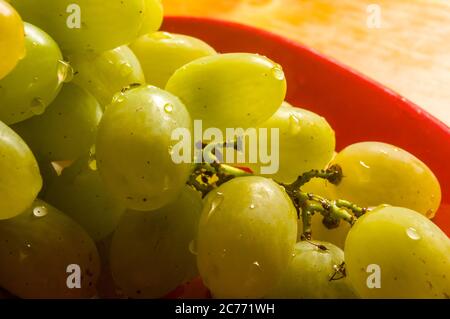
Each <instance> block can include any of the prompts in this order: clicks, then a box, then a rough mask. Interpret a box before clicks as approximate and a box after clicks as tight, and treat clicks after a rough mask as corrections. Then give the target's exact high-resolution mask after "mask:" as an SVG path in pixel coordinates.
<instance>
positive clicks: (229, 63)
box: [166, 53, 286, 131]
mask: <svg viewBox="0 0 450 319" xmlns="http://www.w3.org/2000/svg"><path fill="white" fill-rule="evenodd" d="M166 89H167V90H168V91H169V92H172V93H173V94H175V95H176V96H178V97H180V99H181V100H182V101H183V102H184V103H185V105H186V107H187V108H188V110H189V112H190V114H191V116H192V118H193V119H194V120H202V121H203V126H204V127H205V128H207V127H216V128H219V129H222V130H223V131H225V128H239V127H243V128H248V127H255V126H256V125H259V124H261V123H262V122H264V121H265V120H267V119H268V118H269V117H270V116H272V115H273V114H274V113H275V112H276V110H277V109H278V108H279V106H280V105H281V103H282V102H283V100H284V97H285V95H286V78H285V76H284V73H283V70H282V68H281V66H280V65H278V64H276V63H274V62H273V61H271V60H269V59H267V58H266V57H263V56H260V55H256V54H249V53H232V54H220V55H213V56H208V57H204V58H200V59H197V60H195V61H193V62H190V63H188V64H186V65H185V66H183V67H181V68H180V69H178V70H177V71H176V72H175V74H174V75H173V76H172V77H171V78H170V79H169V81H168V83H167V86H166Z"/></svg>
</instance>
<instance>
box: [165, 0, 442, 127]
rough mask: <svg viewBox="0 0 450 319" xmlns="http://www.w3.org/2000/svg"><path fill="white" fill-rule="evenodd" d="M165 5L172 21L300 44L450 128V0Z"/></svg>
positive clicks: (178, 1) (236, 0)
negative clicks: (232, 26)
mask: <svg viewBox="0 0 450 319" xmlns="http://www.w3.org/2000/svg"><path fill="white" fill-rule="evenodd" d="M163 3H164V5H165V10H166V14H167V15H192V16H209V17H215V18H222V19H229V20H233V21H237V22H241V23H247V24H251V25H255V26H258V27H262V28H265V29H268V30H270V31H273V32H276V33H279V34H282V35H284V36H287V37H290V38H293V39H295V40H297V41H299V42H301V43H303V44H306V45H308V46H310V47H312V48H314V49H316V50H318V51H320V52H322V53H324V54H326V55H328V56H331V57H333V58H335V59H337V60H339V61H340V62H342V63H344V64H347V65H349V66H351V67H353V68H355V69H356V70H358V71H360V72H362V73H364V74H366V75H368V76H370V77H372V78H373V79H375V80H377V81H379V82H381V83H383V84H384V85H386V86H388V87H390V88H392V89H393V90H395V91H397V92H399V93H400V94H402V95H403V96H405V97H406V98H408V99H410V100H412V101H413V102H415V103H417V104H418V105H420V106H421V107H423V108H424V109H426V110H428V111H429V112H430V113H431V114H433V115H434V116H436V117H438V118H439V119H441V120H442V121H444V122H445V123H447V125H450V0H372V1H366V0H163ZM374 5H375V6H374ZM378 18H379V19H378ZM377 22H380V24H379V25H377ZM377 27H378V28H377Z"/></svg>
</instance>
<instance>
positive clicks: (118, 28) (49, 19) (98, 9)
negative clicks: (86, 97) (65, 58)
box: [10, 0, 159, 53]
mask: <svg viewBox="0 0 450 319" xmlns="http://www.w3.org/2000/svg"><path fill="white" fill-rule="evenodd" d="M10 2H11V4H12V5H13V6H14V7H15V8H16V9H17V11H19V13H20V14H21V16H22V17H23V18H24V19H25V20H26V21H29V22H31V23H33V24H35V25H37V26H38V27H40V28H42V29H43V30H45V31H46V32H48V34H50V35H51V36H52V37H53V38H54V39H55V40H56V41H57V42H58V43H59V45H60V46H61V48H62V50H63V51H64V52H65V53H73V52H82V51H84V52H86V51H89V52H102V51H107V50H111V49H114V48H116V47H118V46H121V45H124V44H128V43H130V42H131V41H133V40H134V39H136V38H137V37H138V35H139V32H140V30H141V28H142V26H143V23H144V16H146V15H144V13H145V1H144V0H126V1H124V0H108V1H105V0H76V1H74V0H11V1H10ZM158 14H159V13H158Z"/></svg>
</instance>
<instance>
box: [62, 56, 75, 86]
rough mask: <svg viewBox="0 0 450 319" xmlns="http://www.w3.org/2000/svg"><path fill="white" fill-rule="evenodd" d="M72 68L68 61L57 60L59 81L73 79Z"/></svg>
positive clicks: (66, 81)
mask: <svg viewBox="0 0 450 319" xmlns="http://www.w3.org/2000/svg"><path fill="white" fill-rule="evenodd" d="M74 73H75V72H74V70H73V68H72V66H71V65H70V63H69V62H66V61H64V60H59V61H58V81H59V83H62V82H64V83H68V82H70V81H72V80H73V76H74Z"/></svg>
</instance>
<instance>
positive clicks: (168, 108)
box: [164, 103, 173, 114]
mask: <svg viewBox="0 0 450 319" xmlns="http://www.w3.org/2000/svg"><path fill="white" fill-rule="evenodd" d="M164 112H166V113H168V114H170V113H172V112H173V105H172V104H170V103H167V104H166V105H164Z"/></svg>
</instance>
